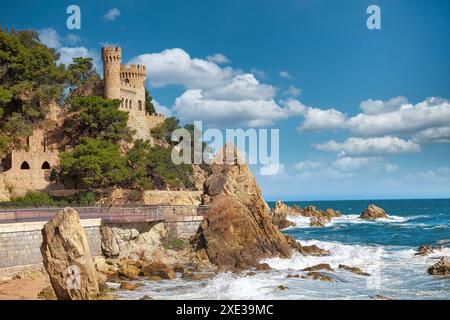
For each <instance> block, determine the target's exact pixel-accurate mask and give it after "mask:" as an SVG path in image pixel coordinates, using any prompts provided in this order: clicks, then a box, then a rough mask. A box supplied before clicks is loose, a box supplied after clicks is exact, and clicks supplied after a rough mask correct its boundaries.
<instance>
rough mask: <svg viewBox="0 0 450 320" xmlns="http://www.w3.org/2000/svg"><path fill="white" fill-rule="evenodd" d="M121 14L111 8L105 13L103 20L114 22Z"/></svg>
mask: <svg viewBox="0 0 450 320" xmlns="http://www.w3.org/2000/svg"><path fill="white" fill-rule="evenodd" d="M121 14H122V13H121V12H120V10H119V9H117V8H111V9H109V10H108V12H106V13H105V15H104V16H103V18H104V19H105V20H108V21H115V20H116V19H117V18H118V17H120V15H121Z"/></svg>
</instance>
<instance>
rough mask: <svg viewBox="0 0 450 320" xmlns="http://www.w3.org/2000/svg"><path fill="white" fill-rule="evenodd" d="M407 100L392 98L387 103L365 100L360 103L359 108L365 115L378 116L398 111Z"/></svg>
mask: <svg viewBox="0 0 450 320" xmlns="http://www.w3.org/2000/svg"><path fill="white" fill-rule="evenodd" d="M407 103H408V99H407V98H405V97H401V96H399V97H394V98H392V99H389V100H387V101H383V100H372V99H369V100H365V101H363V102H361V104H360V105H359V107H360V108H361V109H362V110H363V111H364V113H366V114H380V113H386V112H392V111H395V110H398V109H399V108H400V107H401V106H402V105H404V104H407Z"/></svg>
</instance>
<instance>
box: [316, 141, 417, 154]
mask: <svg viewBox="0 0 450 320" xmlns="http://www.w3.org/2000/svg"><path fill="white" fill-rule="evenodd" d="M314 147H315V148H316V149H318V150H322V151H330V152H336V153H337V154H339V155H340V156H376V155H384V154H403V153H414V152H420V150H421V148H420V145H418V144H416V143H414V142H413V141H411V140H403V139H400V138H397V137H392V136H385V137H381V138H367V139H363V138H355V137H351V138H349V139H347V140H345V141H344V142H336V141H335V140H330V141H327V142H324V143H320V144H315V145H314Z"/></svg>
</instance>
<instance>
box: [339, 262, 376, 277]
mask: <svg viewBox="0 0 450 320" xmlns="http://www.w3.org/2000/svg"><path fill="white" fill-rule="evenodd" d="M338 268H339V269H343V270H347V271H350V272H353V273H355V274H358V275H360V276H366V277H368V276H370V273H367V272H364V271H362V270H361V269H360V268H357V267H349V266H346V265H345V264H340V265H339V267H338Z"/></svg>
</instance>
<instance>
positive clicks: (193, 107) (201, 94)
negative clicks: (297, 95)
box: [130, 48, 301, 127]
mask: <svg viewBox="0 0 450 320" xmlns="http://www.w3.org/2000/svg"><path fill="white" fill-rule="evenodd" d="M130 63H135V64H144V65H146V66H147V70H149V81H150V84H151V85H152V86H154V87H164V86H168V85H181V86H183V87H184V88H185V89H186V91H185V92H184V93H182V94H181V95H180V96H179V97H178V98H176V100H175V102H174V104H173V106H172V110H173V111H174V112H175V113H176V115H177V116H179V117H180V118H181V119H182V120H183V121H189V122H190V121H194V120H204V121H208V124H210V125H215V126H218V127H224V126H237V125H240V126H263V125H271V124H273V123H274V122H276V121H278V120H281V119H285V118H286V117H288V116H290V115H294V114H299V112H301V110H298V109H296V107H295V106H291V105H285V106H280V105H279V104H278V103H277V102H276V101H275V100H274V97H275V96H276V94H277V90H276V88H275V87H273V86H272V85H269V84H264V83H261V82H260V81H259V80H258V79H256V77H255V76H254V75H253V74H251V73H243V72H242V71H240V70H236V69H233V68H231V67H229V66H228V67H221V66H219V65H218V64H217V63H215V62H213V61H208V60H205V59H198V58H191V57H190V55H189V54H188V53H187V52H185V51H184V50H182V49H179V48H175V49H167V50H164V51H162V52H160V53H150V54H142V55H140V56H137V57H135V58H133V59H131V61H130Z"/></svg>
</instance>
